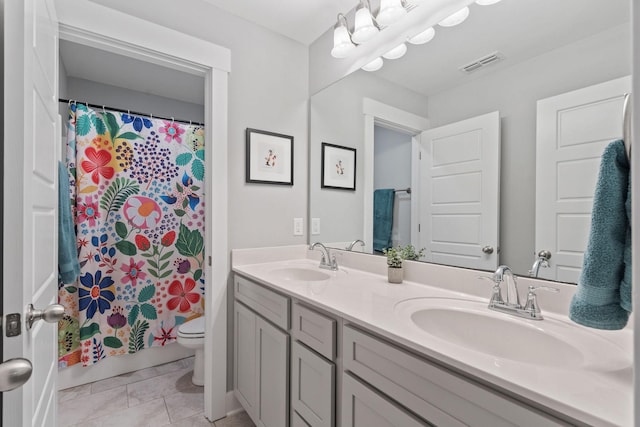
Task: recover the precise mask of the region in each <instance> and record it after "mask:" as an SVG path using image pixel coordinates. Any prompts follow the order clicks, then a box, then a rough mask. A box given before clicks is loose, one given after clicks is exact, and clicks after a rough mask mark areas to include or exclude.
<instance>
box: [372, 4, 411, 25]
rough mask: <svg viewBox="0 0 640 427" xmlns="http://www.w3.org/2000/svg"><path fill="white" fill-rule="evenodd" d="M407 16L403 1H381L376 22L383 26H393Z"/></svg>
mask: <svg viewBox="0 0 640 427" xmlns="http://www.w3.org/2000/svg"><path fill="white" fill-rule="evenodd" d="M406 14H407V10H406V9H405V8H404V7H403V6H402V1H401V0H381V1H380V11H379V12H378V16H376V21H377V22H378V24H380V25H382V26H385V27H386V26H387V25H391V24H393V23H394V22H396V21H397V20H398V19H400V18H402V17H403V16H405V15H406Z"/></svg>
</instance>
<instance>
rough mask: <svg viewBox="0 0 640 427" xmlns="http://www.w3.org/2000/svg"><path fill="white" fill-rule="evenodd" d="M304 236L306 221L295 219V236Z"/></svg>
mask: <svg viewBox="0 0 640 427" xmlns="http://www.w3.org/2000/svg"><path fill="white" fill-rule="evenodd" d="M303 234H304V221H303V219H302V218H293V235H294V236H302V235H303Z"/></svg>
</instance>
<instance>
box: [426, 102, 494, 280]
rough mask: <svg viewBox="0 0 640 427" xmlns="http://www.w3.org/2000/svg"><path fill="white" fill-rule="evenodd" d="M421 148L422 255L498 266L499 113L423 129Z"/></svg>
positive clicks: (478, 265)
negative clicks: (424, 251) (423, 252)
mask: <svg viewBox="0 0 640 427" xmlns="http://www.w3.org/2000/svg"><path fill="white" fill-rule="evenodd" d="M420 144H421V154H420V189H419V191H420V192H419V199H420V201H419V204H420V227H419V230H420V231H419V235H420V239H419V241H420V243H419V247H424V248H426V260H427V261H430V262H436V263H439V264H448V265H457V266H461V267H468V268H478V269H483V270H493V269H495V268H496V267H497V266H498V241H499V240H498V237H499V228H498V224H499V220H500V218H499V215H500V209H499V202H500V197H499V192H500V113H499V112H498V111H495V112H493V113H488V114H484V115H482V116H477V117H473V118H471V119H467V120H463V121H460V122H456V123H451V124H448V125H446V126H441V127H438V128H434V129H430V130H427V131H424V132H423V133H422V135H421V142H420Z"/></svg>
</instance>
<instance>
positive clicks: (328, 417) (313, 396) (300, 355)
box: [291, 341, 335, 427]
mask: <svg viewBox="0 0 640 427" xmlns="http://www.w3.org/2000/svg"><path fill="white" fill-rule="evenodd" d="M334 378H335V365H334V364H333V363H331V362H329V361H327V360H325V359H324V358H322V357H321V356H319V355H317V354H316V353H314V352H313V351H311V350H309V349H308V348H306V347H305V346H304V345H302V344H300V343H299V342H298V341H295V342H294V343H293V344H292V345H291V405H292V406H293V409H295V410H296V411H297V412H298V413H299V414H300V415H301V416H302V417H303V418H304V419H305V420H306V421H307V422H308V423H309V424H310V425H311V426H313V427H333V425H334V414H335V405H334V400H335V380H334Z"/></svg>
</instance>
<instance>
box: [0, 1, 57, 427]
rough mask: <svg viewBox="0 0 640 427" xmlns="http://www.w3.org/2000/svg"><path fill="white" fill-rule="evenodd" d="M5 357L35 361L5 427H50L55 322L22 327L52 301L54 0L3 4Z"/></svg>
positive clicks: (8, 403) (13, 394) (13, 398)
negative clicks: (12, 325)
mask: <svg viewBox="0 0 640 427" xmlns="http://www.w3.org/2000/svg"><path fill="white" fill-rule="evenodd" d="M4 44H5V47H4V49H5V50H4V200H3V202H4V214H3V227H4V242H3V243H4V250H3V263H4V268H3V278H2V279H3V280H2V284H3V292H4V304H3V313H4V315H5V316H6V315H7V314H9V313H20V314H21V319H22V320H23V322H22V326H21V334H20V335H18V336H16V337H12V338H7V337H6V334H4V333H3V345H4V355H3V356H4V359H5V360H6V359H9V358H14V357H23V358H25V359H28V360H30V361H31V362H32V364H33V373H32V376H31V379H29V381H28V382H27V383H26V384H25V385H24V386H22V387H19V388H17V389H15V390H13V391H9V392H5V393H3V397H2V400H3V408H2V409H3V420H2V421H3V423H2V424H3V425H5V426H15V427H17V426H38V427H40V426H51V427H54V426H56V405H57V402H56V375H57V363H56V358H57V325H56V324H50V323H45V322H36V323H35V324H34V325H33V328H32V329H30V330H28V329H27V328H26V327H25V324H24V323H25V322H24V318H25V311H26V307H27V305H28V304H33V305H34V306H35V307H36V308H38V309H44V308H45V307H47V306H49V305H50V304H54V303H56V302H57V290H58V287H57V252H58V251H57V182H58V177H57V174H58V169H57V160H58V159H59V157H60V156H59V153H60V130H59V124H58V123H59V119H58V114H57V102H58V99H57V98H58V89H57V88H58V59H57V58H58V26H57V21H56V14H55V9H54V5H53V0H22V1H14V0H11V1H5V2H4Z"/></svg>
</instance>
